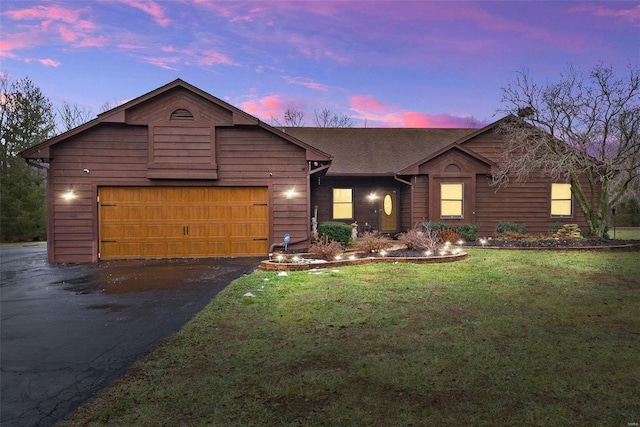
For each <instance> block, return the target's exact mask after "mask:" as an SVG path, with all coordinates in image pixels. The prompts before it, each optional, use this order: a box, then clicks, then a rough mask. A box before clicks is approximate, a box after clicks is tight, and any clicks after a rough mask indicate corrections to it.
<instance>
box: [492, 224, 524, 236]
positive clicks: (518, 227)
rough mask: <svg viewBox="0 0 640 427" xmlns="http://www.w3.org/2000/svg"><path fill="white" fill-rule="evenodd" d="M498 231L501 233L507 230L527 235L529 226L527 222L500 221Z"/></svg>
mask: <svg viewBox="0 0 640 427" xmlns="http://www.w3.org/2000/svg"><path fill="white" fill-rule="evenodd" d="M496 232H497V233H498V234H500V235H503V234H505V233H507V232H510V233H516V234H520V235H525V234H527V226H526V225H525V224H517V223H515V222H512V221H502V222H499V223H498V225H497V227H496Z"/></svg>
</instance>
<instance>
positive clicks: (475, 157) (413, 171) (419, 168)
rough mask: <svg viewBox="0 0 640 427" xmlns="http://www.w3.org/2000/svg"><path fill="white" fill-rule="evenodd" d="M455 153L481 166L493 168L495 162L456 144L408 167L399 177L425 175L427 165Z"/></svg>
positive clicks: (401, 171)
mask: <svg viewBox="0 0 640 427" xmlns="http://www.w3.org/2000/svg"><path fill="white" fill-rule="evenodd" d="M453 152H459V153H462V154H464V155H465V156H466V157H468V158H470V159H471V160H472V161H475V163H478V162H479V163H480V164H483V165H485V166H487V167H491V166H493V162H492V161H491V160H489V159H487V158H485V157H483V156H481V155H479V154H478V153H476V152H475V151H472V150H469V149H468V148H466V147H464V146H462V145H460V144H458V143H456V142H454V143H452V144H449V145H447V146H446V147H443V148H442V149H440V150H438V151H436V152H435V153H433V154H431V155H429V156H427V157H425V158H422V159H420V160H418V161H417V162H415V163H413V164H412V165H410V166H407V167H406V168H404V169H402V170H400V171H398V175H420V174H422V173H425V168H424V165H426V164H427V163H432V162H435V161H436V160H437V159H440V158H443V157H445V156H450V155H452V154H453Z"/></svg>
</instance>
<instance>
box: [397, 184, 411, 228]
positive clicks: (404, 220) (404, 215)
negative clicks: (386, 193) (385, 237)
mask: <svg viewBox="0 0 640 427" xmlns="http://www.w3.org/2000/svg"><path fill="white" fill-rule="evenodd" d="M411 188H412V187H410V186H408V185H403V186H402V187H400V231H406V230H409V229H410V228H412V226H413V224H411Z"/></svg>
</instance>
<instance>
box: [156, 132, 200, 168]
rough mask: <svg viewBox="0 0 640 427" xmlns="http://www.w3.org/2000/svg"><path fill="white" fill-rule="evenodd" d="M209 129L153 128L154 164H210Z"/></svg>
mask: <svg viewBox="0 0 640 427" xmlns="http://www.w3.org/2000/svg"><path fill="white" fill-rule="evenodd" d="M211 133H212V132H211V127H195V126H190V127H173V126H154V127H153V162H154V163H190V164H191V163H211V162H212V159H211V154H212V145H213V144H212V135H211Z"/></svg>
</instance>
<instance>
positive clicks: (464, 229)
mask: <svg viewBox="0 0 640 427" xmlns="http://www.w3.org/2000/svg"><path fill="white" fill-rule="evenodd" d="M479 229H480V225H478V224H460V225H459V226H457V227H456V232H457V233H458V234H459V235H460V237H462V239H463V240H466V241H467V242H475V241H476V240H478V234H477V233H478V230H479Z"/></svg>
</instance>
